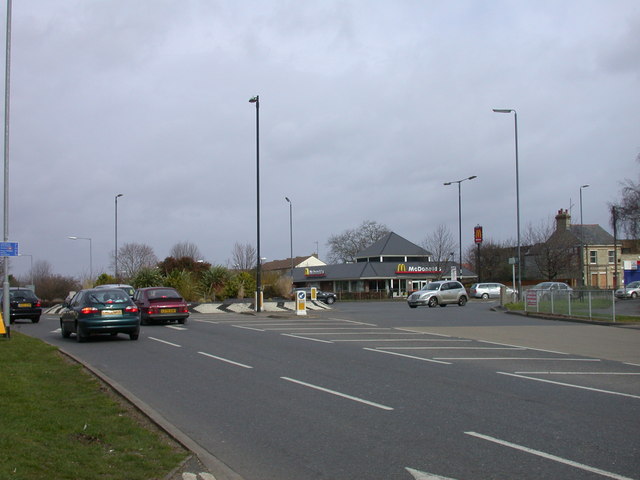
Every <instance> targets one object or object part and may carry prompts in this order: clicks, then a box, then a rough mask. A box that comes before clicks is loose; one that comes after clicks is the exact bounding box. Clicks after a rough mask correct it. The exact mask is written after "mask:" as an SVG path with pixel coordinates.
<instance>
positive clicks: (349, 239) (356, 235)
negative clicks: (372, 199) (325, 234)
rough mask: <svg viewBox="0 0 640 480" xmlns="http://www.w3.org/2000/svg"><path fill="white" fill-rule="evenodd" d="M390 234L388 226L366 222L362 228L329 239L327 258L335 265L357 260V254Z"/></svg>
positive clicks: (361, 225)
mask: <svg viewBox="0 0 640 480" xmlns="http://www.w3.org/2000/svg"><path fill="white" fill-rule="evenodd" d="M388 233H390V230H389V228H388V227H387V226H386V225H382V224H380V223H377V222H374V221H371V220H365V221H364V222H362V224H360V226H358V227H356V228H354V229H349V230H345V231H344V232H342V233H341V234H338V235H332V236H330V237H329V241H328V242H327V246H328V247H329V253H328V255H327V258H328V260H329V261H330V262H333V263H347V262H353V261H354V260H355V256H356V254H357V253H358V252H359V251H360V250H363V249H365V248H367V247H368V246H369V245H371V244H373V243H375V242H376V241H378V240H380V238H382V237H384V236H385V235H387V234H388Z"/></svg>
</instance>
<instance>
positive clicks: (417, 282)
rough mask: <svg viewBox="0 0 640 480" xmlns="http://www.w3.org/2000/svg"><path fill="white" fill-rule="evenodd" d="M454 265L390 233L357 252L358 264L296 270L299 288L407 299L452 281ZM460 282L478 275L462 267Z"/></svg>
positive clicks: (458, 276) (295, 280) (295, 278)
mask: <svg viewBox="0 0 640 480" xmlns="http://www.w3.org/2000/svg"><path fill="white" fill-rule="evenodd" d="M456 265H457V264H456V263H454V262H449V261H447V262H440V263H438V262H434V261H433V258H432V254H431V253H430V252H428V251H427V250H425V249H424V248H422V247H420V246H418V245H416V244H415V243H412V242H410V241H409V240H406V239H405V238H403V237H401V236H400V235H397V234H396V233H393V232H391V233H389V234H387V235H385V236H384V237H382V238H381V239H380V240H378V241H377V242H375V243H374V244H372V245H370V246H369V247H367V248H365V249H364V250H361V251H360V252H358V253H357V254H356V256H355V262H352V263H339V264H334V265H322V266H308V267H300V268H295V269H294V272H293V282H294V285H295V286H296V287H305V286H308V287H317V288H318V289H320V290H328V291H333V292H336V293H341V292H352V293H369V292H379V293H381V294H384V295H387V296H389V297H391V296H405V295H406V294H407V292H410V291H414V290H419V289H420V288H421V287H422V286H424V285H425V284H426V283H427V282H429V281H431V280H434V279H440V278H447V279H448V278H451V277H452V275H453V271H452V267H455V266H456ZM455 275H456V277H457V279H458V280H461V281H466V282H470V281H473V280H475V279H476V278H477V276H476V274H475V273H474V272H472V271H470V270H468V269H467V268H465V267H463V269H462V272H459V271H456V272H455Z"/></svg>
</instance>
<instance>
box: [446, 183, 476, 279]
mask: <svg viewBox="0 0 640 480" xmlns="http://www.w3.org/2000/svg"><path fill="white" fill-rule="evenodd" d="M474 178H478V176H477V175H471V176H470V177H467V178H463V179H462V180H453V181H451V182H445V183H443V185H451V184H454V183H457V184H458V248H459V253H460V257H459V261H460V275H462V195H461V190H460V184H461V183H462V182H464V181H466V180H473V179H474Z"/></svg>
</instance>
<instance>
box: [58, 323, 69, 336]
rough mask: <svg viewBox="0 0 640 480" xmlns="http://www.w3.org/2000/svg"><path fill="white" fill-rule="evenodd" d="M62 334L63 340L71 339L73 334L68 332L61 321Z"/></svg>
mask: <svg viewBox="0 0 640 480" xmlns="http://www.w3.org/2000/svg"><path fill="white" fill-rule="evenodd" d="M60 333H61V334H62V338H69V337H70V336H71V332H70V331H69V330H67V327H65V325H64V323H63V322H62V320H60Z"/></svg>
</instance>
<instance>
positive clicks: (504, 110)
mask: <svg viewBox="0 0 640 480" xmlns="http://www.w3.org/2000/svg"><path fill="white" fill-rule="evenodd" d="M493 111H494V112H495V113H513V121H514V128H515V137H516V229H517V242H518V243H517V255H518V295H519V296H521V295H522V262H521V260H522V258H521V255H520V180H519V172H518V113H517V112H516V111H515V110H514V109H513V108H494V109H493Z"/></svg>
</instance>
